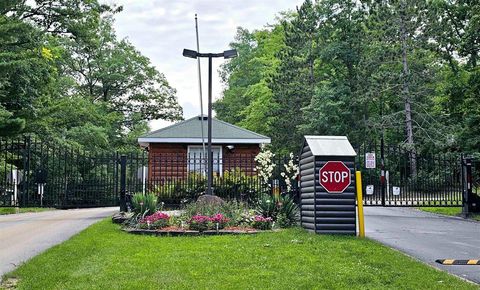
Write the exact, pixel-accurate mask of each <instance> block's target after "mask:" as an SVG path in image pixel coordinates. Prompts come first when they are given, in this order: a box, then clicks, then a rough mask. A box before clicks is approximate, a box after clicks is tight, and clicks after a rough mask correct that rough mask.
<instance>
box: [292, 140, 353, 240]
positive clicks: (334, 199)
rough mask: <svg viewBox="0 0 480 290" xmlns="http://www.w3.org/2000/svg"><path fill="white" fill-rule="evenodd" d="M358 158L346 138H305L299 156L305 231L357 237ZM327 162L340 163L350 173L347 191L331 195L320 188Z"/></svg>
mask: <svg viewBox="0 0 480 290" xmlns="http://www.w3.org/2000/svg"><path fill="white" fill-rule="evenodd" d="M356 155H357V154H356V152H355V150H354V149H353V147H352V145H351V144H350V142H349V141H348V139H347V137H345V136H305V139H304V143H303V147H302V151H301V154H300V216H301V225H302V227H304V228H305V229H307V230H309V231H312V232H315V233H321V234H351V235H355V234H356V216H355V214H356V212H355V210H356V203H355V156H356ZM328 161H341V162H343V164H345V165H346V166H347V167H348V169H349V170H350V179H351V182H350V184H349V185H348V184H347V185H346V186H345V189H344V190H343V187H342V189H341V190H339V191H338V192H332V191H330V192H331V193H329V192H328V191H327V189H325V188H324V187H323V186H322V185H321V184H320V170H321V168H322V167H323V166H324V165H325V164H326V163H327V162H328ZM345 170H346V169H345ZM340 191H341V192H340Z"/></svg>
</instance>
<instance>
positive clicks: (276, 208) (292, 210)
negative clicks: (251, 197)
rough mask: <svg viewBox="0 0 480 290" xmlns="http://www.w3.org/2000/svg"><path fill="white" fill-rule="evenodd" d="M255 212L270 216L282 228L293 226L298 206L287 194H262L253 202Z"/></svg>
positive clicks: (266, 216) (296, 217)
mask: <svg viewBox="0 0 480 290" xmlns="http://www.w3.org/2000/svg"><path fill="white" fill-rule="evenodd" d="M255 212H256V213H257V214H258V215H261V216H263V217H265V218H268V217H271V218H272V219H273V220H274V221H276V222H277V224H278V226H279V227H282V228H284V227H289V226H293V225H295V224H296V222H297V220H298V206H297V205H296V204H295V202H294V201H293V198H291V197H290V196H289V195H276V196H275V195H274V196H271V195H268V194H262V195H261V196H260V197H259V198H258V200H257V202H256V203H255Z"/></svg>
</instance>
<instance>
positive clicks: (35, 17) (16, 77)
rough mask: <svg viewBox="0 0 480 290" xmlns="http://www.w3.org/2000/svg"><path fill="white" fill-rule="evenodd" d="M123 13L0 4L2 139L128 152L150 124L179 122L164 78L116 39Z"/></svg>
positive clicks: (68, 4) (58, 1)
mask: <svg viewBox="0 0 480 290" xmlns="http://www.w3.org/2000/svg"><path fill="white" fill-rule="evenodd" d="M4 2H5V1H4ZM121 10H122V9H121V7H115V6H109V5H105V4H100V3H99V1H97V0H92V1H63V0H53V1H43V0H42V1H27V2H25V1H20V0H12V1H6V2H5V3H2V4H0V11H1V14H0V136H12V135H16V134H18V133H21V132H28V133H33V134H34V135H37V136H39V137H40V138H41V139H44V140H52V139H54V140H55V141H57V142H58V143H61V144H62V145H71V147H72V148H75V149H82V150H87V151H97V152H98V151H102V150H108V149H112V148H115V149H119V150H126V149H130V150H131V149H134V148H135V149H136V148H138V144H137V141H136V139H137V137H138V136H139V135H141V134H144V133H145V132H146V131H147V130H148V126H147V122H148V121H149V120H151V119H163V120H171V121H173V120H179V119H181V111H182V109H181V107H180V106H179V105H178V103H177V99H176V95H175V94H176V92H175V89H173V88H172V87H171V86H170V85H169V83H168V81H167V80H166V78H165V76H164V75H163V74H162V73H160V72H159V71H157V70H156V69H155V68H154V67H153V65H152V64H151V62H150V60H149V59H148V58H147V57H145V56H143V55H142V54H141V53H140V52H139V51H138V50H136V49H135V47H134V46H133V45H132V44H131V43H129V42H128V41H127V40H126V39H119V38H118V37H117V36H116V34H115V31H114V29H113V15H114V14H115V13H119V12H121Z"/></svg>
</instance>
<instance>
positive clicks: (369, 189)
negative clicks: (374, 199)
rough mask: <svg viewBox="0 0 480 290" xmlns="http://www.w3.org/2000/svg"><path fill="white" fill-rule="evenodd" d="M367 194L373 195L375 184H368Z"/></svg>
mask: <svg viewBox="0 0 480 290" xmlns="http://www.w3.org/2000/svg"><path fill="white" fill-rule="evenodd" d="M366 189H367V190H366V192H367V195H373V185H367V188H366Z"/></svg>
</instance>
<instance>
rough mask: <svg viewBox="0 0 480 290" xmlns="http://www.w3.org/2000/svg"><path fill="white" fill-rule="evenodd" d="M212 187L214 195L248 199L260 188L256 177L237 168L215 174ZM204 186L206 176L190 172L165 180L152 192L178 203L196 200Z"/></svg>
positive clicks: (205, 186) (161, 197)
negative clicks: (218, 174) (179, 178)
mask: <svg viewBox="0 0 480 290" xmlns="http://www.w3.org/2000/svg"><path fill="white" fill-rule="evenodd" d="M213 187H214V191H215V195H217V196H219V197H221V198H228V199H234V198H235V199H243V198H245V199H246V200H249V199H251V198H253V197H255V196H257V194H258V192H259V190H260V184H259V181H258V177H257V176H251V175H247V174H246V173H245V172H243V171H242V170H240V169H238V168H235V169H231V170H226V171H224V172H223V174H222V176H215V177H214V180H213ZM206 188H207V179H206V176H203V175H202V174H201V173H198V172H190V173H189V174H188V176H187V178H185V179H182V180H173V181H165V183H164V184H163V185H161V186H157V187H156V188H155V189H154V193H155V194H156V195H157V196H158V197H159V198H160V199H161V200H163V201H167V202H170V203H176V204H180V203H181V202H182V201H187V202H192V201H194V200H196V199H197V198H198V197H199V196H200V195H202V194H203V193H204V192H205V191H206Z"/></svg>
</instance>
